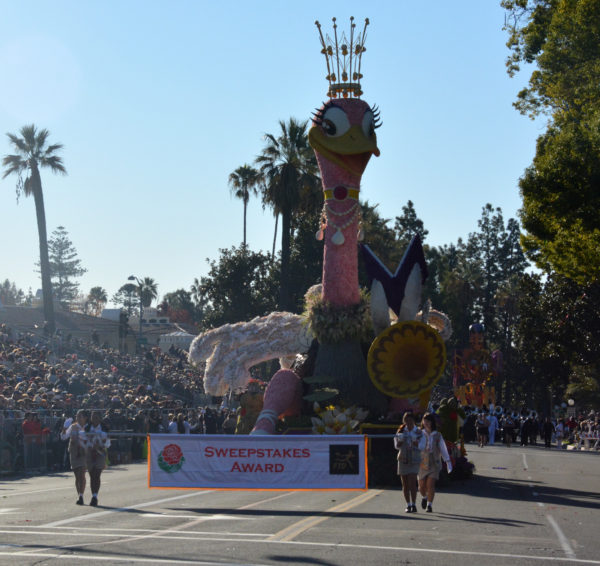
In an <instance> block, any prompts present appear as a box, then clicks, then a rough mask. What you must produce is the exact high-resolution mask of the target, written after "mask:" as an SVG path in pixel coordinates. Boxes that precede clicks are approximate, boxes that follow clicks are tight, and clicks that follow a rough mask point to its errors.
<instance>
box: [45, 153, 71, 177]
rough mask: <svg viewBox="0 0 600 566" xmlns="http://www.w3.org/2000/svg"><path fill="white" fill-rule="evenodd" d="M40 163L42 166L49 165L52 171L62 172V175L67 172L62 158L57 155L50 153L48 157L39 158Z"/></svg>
mask: <svg viewBox="0 0 600 566" xmlns="http://www.w3.org/2000/svg"><path fill="white" fill-rule="evenodd" d="M40 165H41V166H42V167H49V168H50V169H52V172H53V173H62V174H63V175H66V174H67V170H66V169H65V166H64V165H63V162H62V158H60V157H58V155H52V156H50V157H43V158H41V159H40Z"/></svg>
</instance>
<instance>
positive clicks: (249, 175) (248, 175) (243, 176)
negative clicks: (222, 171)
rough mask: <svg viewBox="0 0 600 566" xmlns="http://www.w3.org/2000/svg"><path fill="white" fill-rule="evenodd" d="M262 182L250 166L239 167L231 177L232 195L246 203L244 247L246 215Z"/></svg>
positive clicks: (258, 174)
mask: <svg viewBox="0 0 600 566" xmlns="http://www.w3.org/2000/svg"><path fill="white" fill-rule="evenodd" d="M260 181H261V175H260V173H259V172H258V171H257V170H256V169H255V168H254V167H251V166H250V165H248V164H244V165H242V166H241V167H238V168H237V169H236V170H235V171H234V172H233V173H230V175H229V185H230V186H231V193H232V194H233V196H234V197H235V198H239V199H240V200H241V201H242V202H243V203H244V240H243V245H244V246H245V245H246V213H247V210H248V201H249V200H250V196H251V195H253V194H254V195H256V194H257V193H258V186H259V184H260Z"/></svg>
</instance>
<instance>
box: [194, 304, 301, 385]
mask: <svg viewBox="0 0 600 566" xmlns="http://www.w3.org/2000/svg"><path fill="white" fill-rule="evenodd" d="M311 342H312V336H311V334H310V332H309V331H308V328H307V325H306V324H305V322H304V318H303V317H301V316H299V315H297V314H292V313H289V312H273V313H270V314H269V315H268V316H263V317H256V318H254V319H252V320H251V321H250V322H238V323H236V324H225V325H224V326H221V327H219V328H215V329H213V330H209V331H207V332H204V333H203V334H200V335H199V336H197V337H196V338H195V339H194V341H193V342H192V345H191V346H190V352H189V355H188V359H189V361H190V363H192V364H199V363H201V362H204V361H205V362H206V369H205V372H204V390H205V391H206V392H207V393H208V394H209V395H216V396H220V395H224V394H225V393H226V392H227V390H228V389H232V390H239V389H242V388H244V387H245V386H246V384H247V383H248V380H249V379H250V377H251V375H250V371H249V370H250V368H251V367H252V366H254V365H256V364H259V363H260V362H264V361H268V360H272V359H275V358H287V357H289V356H295V355H296V354H298V353H301V352H306V351H307V350H308V349H309V347H310V344H311Z"/></svg>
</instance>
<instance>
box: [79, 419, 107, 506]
mask: <svg viewBox="0 0 600 566" xmlns="http://www.w3.org/2000/svg"><path fill="white" fill-rule="evenodd" d="M85 431H86V453H85V460H86V465H87V470H88V473H89V474H90V488H91V490H92V499H91V501H90V505H91V506H92V507H96V506H97V505H98V492H99V491H100V475H101V474H102V470H104V468H105V467H106V451H107V449H108V448H109V447H110V439H109V438H108V430H106V428H105V427H104V426H103V424H102V419H101V417H100V413H99V412H98V411H94V412H93V413H92V418H91V422H90V423H89V424H88V425H87V426H86V427H85Z"/></svg>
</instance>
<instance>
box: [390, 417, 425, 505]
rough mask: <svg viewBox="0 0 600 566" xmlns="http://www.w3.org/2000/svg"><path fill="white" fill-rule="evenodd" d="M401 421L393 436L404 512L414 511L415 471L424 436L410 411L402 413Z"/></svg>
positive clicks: (419, 458) (418, 463)
mask: <svg viewBox="0 0 600 566" xmlns="http://www.w3.org/2000/svg"><path fill="white" fill-rule="evenodd" d="M402 423H403V424H402V425H400V427H399V428H398V431H397V432H396V436H395V437H394V447H395V448H396V450H398V475H399V476H400V477H401V478H402V490H403V491H404V499H405V500H406V509H405V512H406V513H416V512H417V505H416V501H417V473H418V472H419V466H420V464H421V450H423V448H424V447H425V436H424V435H423V432H422V431H421V430H420V429H418V428H417V427H416V426H415V417H414V415H413V414H412V413H404V417H403V418H402Z"/></svg>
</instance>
